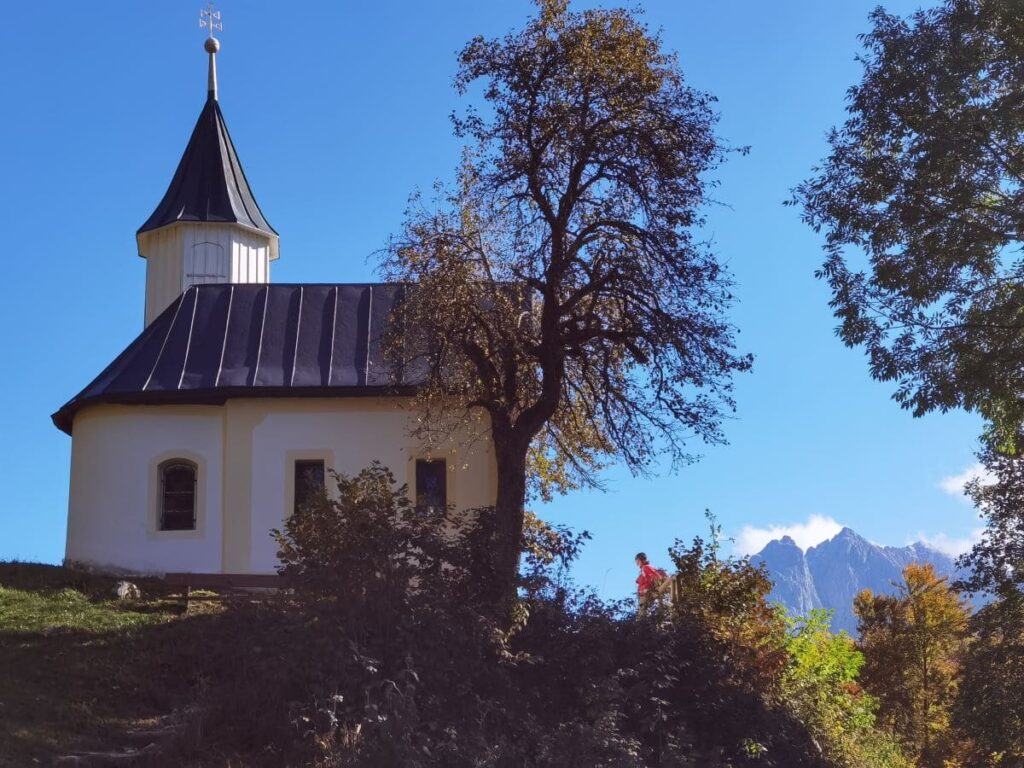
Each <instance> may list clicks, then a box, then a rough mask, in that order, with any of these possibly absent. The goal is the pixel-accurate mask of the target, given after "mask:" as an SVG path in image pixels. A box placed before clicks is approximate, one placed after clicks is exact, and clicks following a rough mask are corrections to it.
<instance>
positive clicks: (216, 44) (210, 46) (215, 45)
mask: <svg viewBox="0 0 1024 768" xmlns="http://www.w3.org/2000/svg"><path fill="white" fill-rule="evenodd" d="M203 48H205V49H206V52H207V53H216V52H217V51H219V50H220V40H218V39H217V38H216V37H208V38H206V42H205V43H203Z"/></svg>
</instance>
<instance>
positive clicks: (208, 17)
mask: <svg viewBox="0 0 1024 768" xmlns="http://www.w3.org/2000/svg"><path fill="white" fill-rule="evenodd" d="M199 28H200V29H204V28H205V29H209V30H210V37H213V30H215V29H216V30H219V31H221V32H223V31H224V23H223V22H222V21H221V20H220V11H215V10H213V2H212V0H211V2H210V3H209V4H208V5H207V6H206V8H205V9H203V10H201V11H200V12H199Z"/></svg>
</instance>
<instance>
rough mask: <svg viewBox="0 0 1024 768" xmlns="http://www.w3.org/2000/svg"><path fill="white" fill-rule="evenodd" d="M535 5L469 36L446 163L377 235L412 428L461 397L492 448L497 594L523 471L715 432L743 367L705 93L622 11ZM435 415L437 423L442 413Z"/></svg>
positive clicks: (676, 455)
mask: <svg viewBox="0 0 1024 768" xmlns="http://www.w3.org/2000/svg"><path fill="white" fill-rule="evenodd" d="M537 5H538V14H537V16H536V18H534V19H533V20H531V21H530V22H529V23H528V24H527V25H526V27H525V28H524V29H523V30H521V31H518V32H514V33H511V34H509V35H507V36H505V37H503V38H500V39H494V40H486V39H483V38H477V39H474V40H472V41H471V42H470V43H469V44H468V45H467V46H466V47H465V48H464V49H463V50H462V52H461V54H460V56H459V71H458V75H457V77H456V85H457V87H458V89H459V91H460V92H462V93H469V92H472V93H474V94H478V95H479V96H480V97H482V99H483V101H484V104H483V106H482V107H481V108H480V109H479V110H473V109H470V110H469V111H468V113H466V114H465V115H463V116H462V117H458V118H456V119H455V126H456V133H457V135H458V136H460V137H462V138H463V139H465V140H466V143H467V148H466V151H465V156H464V161H463V163H462V165H461V168H460V172H459V176H458V183H457V184H455V185H453V187H451V188H450V189H447V190H445V189H441V190H440V191H439V195H438V199H437V200H435V201H433V202H432V204H428V203H426V202H424V201H423V200H421V199H414V201H413V204H412V205H411V206H410V210H409V211H408V214H407V220H406V223H405V226H404V228H403V231H402V232H401V234H400V235H398V236H396V237H395V238H394V239H393V242H392V243H391V246H390V248H389V249H388V256H387V259H386V264H385V267H384V271H385V274H386V275H387V277H388V278H389V279H393V280H399V281H408V282H410V283H415V284H417V287H416V288H415V289H414V290H411V291H409V293H408V297H407V300H406V301H405V302H404V304H403V305H402V307H401V309H400V320H401V322H400V323H398V324H396V327H400V328H401V329H402V333H401V338H400V342H401V343H400V344H396V345H395V348H399V347H400V348H401V349H403V350H406V351H407V355H408V356H407V359H406V365H407V366H408V367H411V368H413V369H415V370H416V371H417V372H418V373H417V375H419V376H420V377H421V379H422V380H423V381H424V382H425V383H424V384H423V386H422V387H421V388H420V392H419V396H418V397H419V401H420V403H419V404H420V406H421V408H422V409H423V412H424V414H425V415H424V418H423V420H422V421H421V430H420V431H421V433H422V435H426V436H428V437H429V436H431V435H432V434H433V433H435V432H436V430H438V429H439V428H445V427H450V426H451V425H452V424H454V423H460V422H461V423H464V422H465V419H466V418H467V417H468V416H469V415H471V414H474V413H475V414H485V415H486V417H487V418H486V420H483V421H484V422H485V423H486V424H488V426H489V430H490V435H491V436H492V437H493V443H494V450H495V455H496V459H497V474H498V477H497V503H496V508H495V518H494V527H495V538H494V541H495V545H494V556H495V560H494V568H495V572H496V583H497V584H498V586H497V587H496V590H497V591H496V593H495V594H496V596H497V597H500V596H502V595H504V597H506V598H507V597H508V596H510V595H511V594H512V589H513V586H512V585H513V584H514V579H515V573H516V569H517V565H518V560H519V553H520V546H521V541H522V530H523V514H524V503H525V500H526V498H527V494H528V490H529V485H528V475H531V476H532V477H534V478H535V479H536V480H537V488H538V490H540V491H541V492H542V493H547V492H550V491H551V490H552V489H553V488H563V489H564V488H566V487H572V486H573V485H578V484H580V483H594V482H596V477H595V472H596V470H597V469H598V468H599V467H600V466H601V465H602V463H603V462H604V461H606V460H608V459H609V458H611V457H612V456H617V457H620V458H621V459H623V460H624V461H625V463H626V464H627V465H628V466H629V467H630V468H631V469H633V470H634V471H640V472H643V471H645V470H648V469H649V468H650V465H651V462H652V460H653V459H654V457H655V456H656V455H657V454H658V452H659V451H660V450H665V451H668V452H669V453H670V454H671V457H672V458H673V459H674V460H675V461H676V462H685V461H687V460H690V459H691V458H692V454H691V452H690V448H689V442H690V439H691V438H694V437H696V438H699V439H703V440H704V441H708V442H717V441H720V440H721V439H722V436H721V433H720V421H721V418H722V416H723V413H724V412H726V411H728V410H730V409H731V408H732V400H731V389H730V386H731V385H730V381H731V376H732V374H733V373H734V372H736V371H743V370H745V369H747V368H748V367H749V365H750V360H749V358H748V357H747V356H743V355H740V354H738V353H736V351H735V348H734V343H733V329H732V328H731V326H730V325H729V323H728V322H727V320H726V319H725V316H724V313H725V310H726V308H727V306H728V305H729V303H730V301H731V299H732V297H731V295H730V284H729V279H728V277H727V275H726V273H725V272H724V271H723V269H722V266H721V265H720V264H719V262H718V261H717V259H716V258H715V256H714V254H713V253H712V252H711V251H710V249H709V247H708V246H707V244H705V243H702V242H700V241H699V240H698V239H697V237H696V236H695V234H694V231H695V229H696V228H697V227H699V225H700V223H701V208H702V205H703V204H704V203H705V200H706V192H707V186H708V182H707V181H706V180H705V174H706V173H707V172H708V171H710V170H711V169H713V168H714V167H715V166H716V165H717V164H718V163H719V162H720V161H721V160H722V159H723V155H724V153H725V151H726V150H724V149H723V148H722V147H721V146H720V145H719V143H718V142H717V141H716V138H715V136H714V134H713V125H714V122H715V114H714V112H713V111H712V109H711V103H712V101H713V99H712V98H711V97H710V96H708V95H707V94H704V93H700V92H698V91H695V90H693V89H691V88H689V87H688V86H687V85H686V84H685V83H684V81H683V76H682V73H681V71H680V69H679V66H678V62H677V61H676V58H675V57H674V56H673V55H671V54H669V53H666V52H664V51H663V50H662V44H661V41H660V39H659V38H658V37H657V36H656V35H654V34H652V33H650V32H649V31H648V30H647V29H646V28H645V27H644V26H643V25H642V24H641V23H640V22H639V21H638V20H637V19H636V18H635V17H634V16H633V15H632V14H631V13H629V12H627V11H623V10H592V11H585V12H580V13H575V12H571V11H570V10H569V9H568V7H567V2H566V1H565V0H537ZM439 425H440V426H439Z"/></svg>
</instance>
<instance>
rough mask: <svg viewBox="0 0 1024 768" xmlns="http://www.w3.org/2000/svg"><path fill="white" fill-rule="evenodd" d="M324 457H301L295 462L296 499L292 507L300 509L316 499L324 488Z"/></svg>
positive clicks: (296, 509) (295, 509)
mask: <svg viewBox="0 0 1024 768" xmlns="http://www.w3.org/2000/svg"><path fill="white" fill-rule="evenodd" d="M324 480H325V469H324V462H323V459H299V460H297V461H296V462H295V499H294V506H293V507H292V509H293V510H294V511H298V510H300V509H302V508H304V507H306V506H307V505H309V504H310V503H311V502H312V501H314V500H315V499H316V498H317V497H318V496H319V495H320V494H321V493H323V490H324V487H325V485H324Z"/></svg>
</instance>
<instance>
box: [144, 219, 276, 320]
mask: <svg viewBox="0 0 1024 768" xmlns="http://www.w3.org/2000/svg"><path fill="white" fill-rule="evenodd" d="M139 254H140V255H141V256H144V257H145V259H146V325H149V324H150V323H151V322H153V320H154V319H156V317H157V316H158V315H159V314H160V313H161V312H163V311H164V310H165V309H167V307H168V306H169V305H170V304H171V302H173V301H174V300H175V299H176V298H178V297H179V296H180V295H181V294H182V293H183V292H184V291H185V289H187V288H188V287H189V286H192V285H203V284H207V283H269V282H270V262H271V261H272V260H274V259H276V258H277V255H278V254H277V237H276V236H270V235H267V234H265V233H263V232H259V231H257V230H253V229H250V228H248V227H242V226H239V225H238V224H212V223H209V222H180V223H177V224H171V225H169V226H166V227H161V228H160V229H156V230H153V231H150V232H144V233H142V234H141V235H139Z"/></svg>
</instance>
